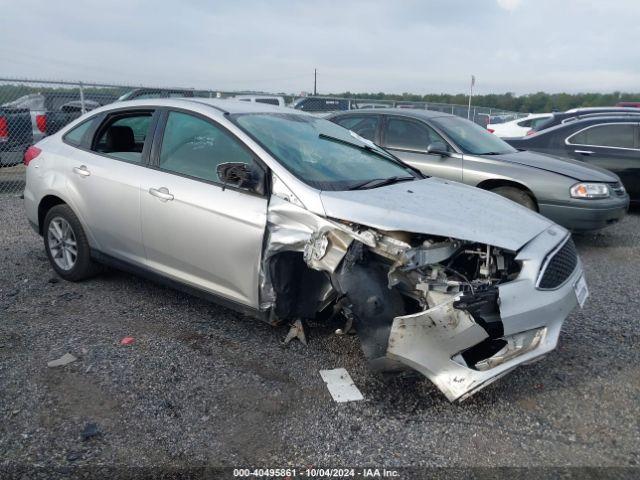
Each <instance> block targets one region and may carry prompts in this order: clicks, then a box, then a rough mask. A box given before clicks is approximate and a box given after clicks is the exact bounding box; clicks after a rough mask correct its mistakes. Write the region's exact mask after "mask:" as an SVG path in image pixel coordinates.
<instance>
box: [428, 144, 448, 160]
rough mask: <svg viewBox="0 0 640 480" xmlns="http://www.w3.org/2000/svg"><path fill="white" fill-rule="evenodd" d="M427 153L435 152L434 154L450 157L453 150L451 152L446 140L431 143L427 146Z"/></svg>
mask: <svg viewBox="0 0 640 480" xmlns="http://www.w3.org/2000/svg"><path fill="white" fill-rule="evenodd" d="M427 153H433V154H434V155H442V156H443V157H448V156H449V155H451V152H449V150H448V149H447V146H446V145H445V144H444V142H433V143H430V144H429V146H428V147H427Z"/></svg>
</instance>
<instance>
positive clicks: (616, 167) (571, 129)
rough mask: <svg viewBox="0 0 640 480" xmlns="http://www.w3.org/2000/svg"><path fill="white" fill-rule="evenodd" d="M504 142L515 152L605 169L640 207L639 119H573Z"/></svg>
mask: <svg viewBox="0 0 640 480" xmlns="http://www.w3.org/2000/svg"><path fill="white" fill-rule="evenodd" d="M506 141H507V142H508V143H509V144H510V145H512V146H513V147H516V148H519V149H524V150H530V151H535V152H542V153H548V154H552V155H556V156H560V157H564V158H568V159H573V160H580V161H582V162H584V163H586V164H589V165H596V166H598V167H602V168H606V169H608V170H610V171H612V172H614V173H615V174H617V175H618V176H619V177H620V180H621V181H622V183H623V185H624V187H625V188H626V190H627V192H628V193H629V197H630V198H631V201H632V202H633V203H635V204H640V115H639V116H636V117H631V116H628V115H627V116H608V117H607V116H604V117H603V116H598V117H589V118H584V119H576V120H574V121H571V122H567V123H563V124H560V125H558V126H555V127H553V128H550V129H547V130H544V131H542V132H538V133H536V134H535V135H531V136H529V137H524V138H509V139H506Z"/></svg>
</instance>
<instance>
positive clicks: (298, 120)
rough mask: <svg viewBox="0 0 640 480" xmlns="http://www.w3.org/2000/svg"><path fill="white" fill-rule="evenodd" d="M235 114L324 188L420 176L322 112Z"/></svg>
mask: <svg viewBox="0 0 640 480" xmlns="http://www.w3.org/2000/svg"><path fill="white" fill-rule="evenodd" d="M231 118H232V119H233V120H234V122H235V123H236V124H237V125H238V126H240V127H241V128H242V129H243V130H244V131H245V132H247V133H248V134H249V135H251V136H252V137H253V138H254V139H255V140H257V141H258V142H259V143H260V144H261V145H262V146H263V147H264V148H266V149H267V150H268V151H269V152H270V153H271V154H272V155H273V156H274V157H275V158H276V159H277V160H278V161H279V162H280V163H281V164H282V165H283V166H284V167H285V168H286V169H287V170H289V171H290V172H291V173H293V174H294V175H295V176H296V177H298V178H299V179H300V180H302V181H303V182H305V183H306V184H307V185H310V186H312V187H314V188H317V189H319V190H349V189H354V188H375V187H378V186H382V185H388V184H390V183H394V182H397V181H405V180H414V179H415V178H419V177H418V174H417V173H415V171H414V170H413V169H411V168H410V167H408V166H406V165H404V164H402V163H400V162H399V161H398V160H396V159H395V158H394V157H392V156H390V155H389V154H388V153H387V152H385V151H384V150H382V149H381V148H379V147H377V146H376V145H374V144H373V143H372V142H369V141H368V140H365V139H363V138H361V137H359V136H358V135H356V134H355V133H353V132H350V131H349V130H347V129H345V128H342V127H340V126H339V125H336V124H335V123H332V122H330V121H328V120H324V119H322V118H316V117H312V116H310V115H300V114H295V113H255V114H251V113H246V114H236V115H232V116H231Z"/></svg>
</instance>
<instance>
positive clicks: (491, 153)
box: [476, 152, 505, 155]
mask: <svg viewBox="0 0 640 480" xmlns="http://www.w3.org/2000/svg"><path fill="white" fill-rule="evenodd" d="M504 153H505V152H483V153H476V155H502V154H504Z"/></svg>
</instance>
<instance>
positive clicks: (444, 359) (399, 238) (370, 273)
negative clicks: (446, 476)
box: [260, 182, 582, 401]
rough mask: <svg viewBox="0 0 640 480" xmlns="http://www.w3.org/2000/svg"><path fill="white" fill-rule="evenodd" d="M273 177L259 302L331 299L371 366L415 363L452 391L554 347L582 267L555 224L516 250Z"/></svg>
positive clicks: (287, 311)
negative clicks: (377, 221) (342, 216)
mask: <svg viewBox="0 0 640 480" xmlns="http://www.w3.org/2000/svg"><path fill="white" fill-rule="evenodd" d="M275 187H276V188H275V189H274V191H275V192H276V194H275V195H274V196H273V197H272V201H271V203H270V207H269V219H268V232H267V233H268V235H267V239H266V244H265V249H264V255H263V263H262V282H261V292H260V293H261V308H263V309H264V310H270V311H271V317H270V318H271V319H272V321H273V322H274V323H277V322H279V321H283V320H285V321H286V320H288V321H291V320H293V319H297V318H303V319H304V318H311V317H314V316H315V315H317V314H318V312H324V311H327V309H328V307H332V308H331V309H329V310H331V311H333V313H334V314H336V313H339V314H341V315H342V316H344V318H345V319H347V320H349V322H351V321H353V322H354V324H355V328H356V330H357V333H358V335H359V337H360V339H361V345H362V348H363V351H364V353H365V355H366V357H367V359H368V360H369V362H370V365H371V366H372V367H373V368H374V369H377V370H381V371H396V370H402V369H407V368H412V369H415V370H417V371H418V372H420V373H422V374H423V375H425V376H426V377H427V378H429V379H430V380H431V381H432V382H433V383H434V384H435V385H436V386H437V387H438V388H439V389H440V390H441V391H442V392H443V393H444V394H445V395H446V397H447V398H448V399H449V400H451V401H454V400H462V399H464V398H466V397H468V396H469V395H471V394H473V393H474V392H476V391H478V390H479V389H481V388H482V387H484V386H486V385H488V384H489V383H491V382H492V381H493V380H495V379H497V378H499V377H500V376H502V375H504V374H505V373H507V372H508V371H510V370H512V369H513V368H514V367H516V366H517V365H520V364H522V363H528V362H531V361H533V360H535V359H537V358H538V357H540V356H542V355H544V354H546V353H547V352H549V351H550V350H552V349H553V348H555V346H556V343H557V340H558V335H559V332H560V327H561V325H562V322H563V321H564V319H565V318H566V316H567V315H568V314H569V312H570V311H571V310H572V309H573V308H574V307H575V305H576V303H577V300H576V293H575V290H574V287H575V284H576V282H577V281H578V279H579V278H580V277H581V275H582V268H581V265H580V262H579V259H578V258H577V254H575V249H573V250H571V248H569V247H572V246H573V244H572V243H570V244H569V243H568V242H571V239H570V237H569V234H568V232H567V231H566V230H564V229H563V228H561V227H558V226H552V227H550V228H548V229H546V230H544V231H543V232H542V233H540V234H538V235H537V236H535V237H534V238H533V239H532V240H530V241H529V242H528V243H527V244H526V245H525V246H524V247H522V248H521V249H520V250H519V251H518V252H513V251H509V250H506V249H504V248H498V247H495V246H491V245H486V244H482V243H477V242H473V241H471V240H459V239H455V238H449V237H443V236H435V235H429V234H422V233H411V232H397V231H382V230H379V229H374V228H370V227H367V226H364V225H359V224H354V223H351V222H346V221H342V220H338V219H327V218H324V217H322V216H319V215H316V214H314V213H311V212H309V211H307V210H306V209H305V208H304V206H302V205H301V204H300V203H299V202H298V201H297V199H296V198H295V196H292V194H290V192H288V191H287V190H286V187H284V186H283V185H280V184H278V183H277V182H276V183H275ZM560 257H562V258H560ZM554 258H555V260H553V259H554ZM552 260H553V261H552ZM545 272H546V273H545ZM543 275H544V276H545V278H544V279H543V278H542V277H543ZM542 280H544V282H545V283H544V284H543V283H541V281H542ZM542 285H544V288H543V287H542Z"/></svg>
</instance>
